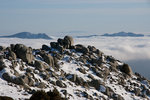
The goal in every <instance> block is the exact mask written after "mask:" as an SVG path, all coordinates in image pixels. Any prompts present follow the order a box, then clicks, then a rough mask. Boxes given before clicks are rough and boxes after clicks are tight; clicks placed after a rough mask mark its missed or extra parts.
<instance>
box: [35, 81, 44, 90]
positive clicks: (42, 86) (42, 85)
mask: <svg viewBox="0 0 150 100" xmlns="http://www.w3.org/2000/svg"><path fill="white" fill-rule="evenodd" d="M37 87H38V88H41V89H43V88H45V87H46V84H45V83H43V82H40V83H39V84H38V86H37Z"/></svg>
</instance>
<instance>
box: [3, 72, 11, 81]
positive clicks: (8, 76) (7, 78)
mask: <svg viewBox="0 0 150 100" xmlns="http://www.w3.org/2000/svg"><path fill="white" fill-rule="evenodd" d="M2 77H3V79H4V80H6V81H8V82H12V77H11V76H10V75H9V74H8V73H4V74H3V75H2Z"/></svg>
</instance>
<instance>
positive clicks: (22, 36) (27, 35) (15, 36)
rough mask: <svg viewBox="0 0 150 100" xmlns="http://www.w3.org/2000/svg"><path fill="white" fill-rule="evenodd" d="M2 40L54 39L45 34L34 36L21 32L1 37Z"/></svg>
mask: <svg viewBox="0 0 150 100" xmlns="http://www.w3.org/2000/svg"><path fill="white" fill-rule="evenodd" d="M0 37H1V38H23V39H52V38H51V37H49V36H48V35H47V34H45V33H38V34H33V33H30V32H20V33H16V34H13V35H9V36H0Z"/></svg>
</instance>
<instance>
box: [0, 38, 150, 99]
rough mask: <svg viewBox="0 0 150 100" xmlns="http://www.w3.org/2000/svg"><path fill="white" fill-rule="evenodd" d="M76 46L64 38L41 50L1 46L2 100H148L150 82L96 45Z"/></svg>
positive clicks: (69, 39)
mask: <svg viewBox="0 0 150 100" xmlns="http://www.w3.org/2000/svg"><path fill="white" fill-rule="evenodd" d="M74 42H75V41H74V40H73V38H72V37H71V36H65V37H64V38H63V39H61V38H59V39H58V40H57V41H54V42H51V43H50V45H44V44H43V46H42V47H41V48H39V49H34V48H32V47H27V46H25V45H23V44H11V45H10V46H9V47H3V46H0V99H1V98H8V99H9V100H13V99H15V100H20V99H21V100H25V99H26V100H149V99H150V81H149V80H148V79H146V78H144V77H143V76H141V75H140V74H139V73H134V72H133V71H132V69H131V67H130V66H129V65H128V64H125V63H123V62H121V61H119V60H117V59H115V58H114V57H112V56H108V55H105V54H104V53H103V52H102V51H100V50H99V49H97V48H95V47H94V46H90V45H89V46H87V47H86V46H84V45H82V44H77V45H74ZM52 91H53V92H52ZM54 96H56V97H55V99H54ZM58 98H59V99H58ZM2 100H3V99H2Z"/></svg>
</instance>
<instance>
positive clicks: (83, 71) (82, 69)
mask: <svg viewBox="0 0 150 100" xmlns="http://www.w3.org/2000/svg"><path fill="white" fill-rule="evenodd" d="M78 70H79V71H80V72H81V73H83V74H86V71H85V69H84V68H78Z"/></svg>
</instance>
